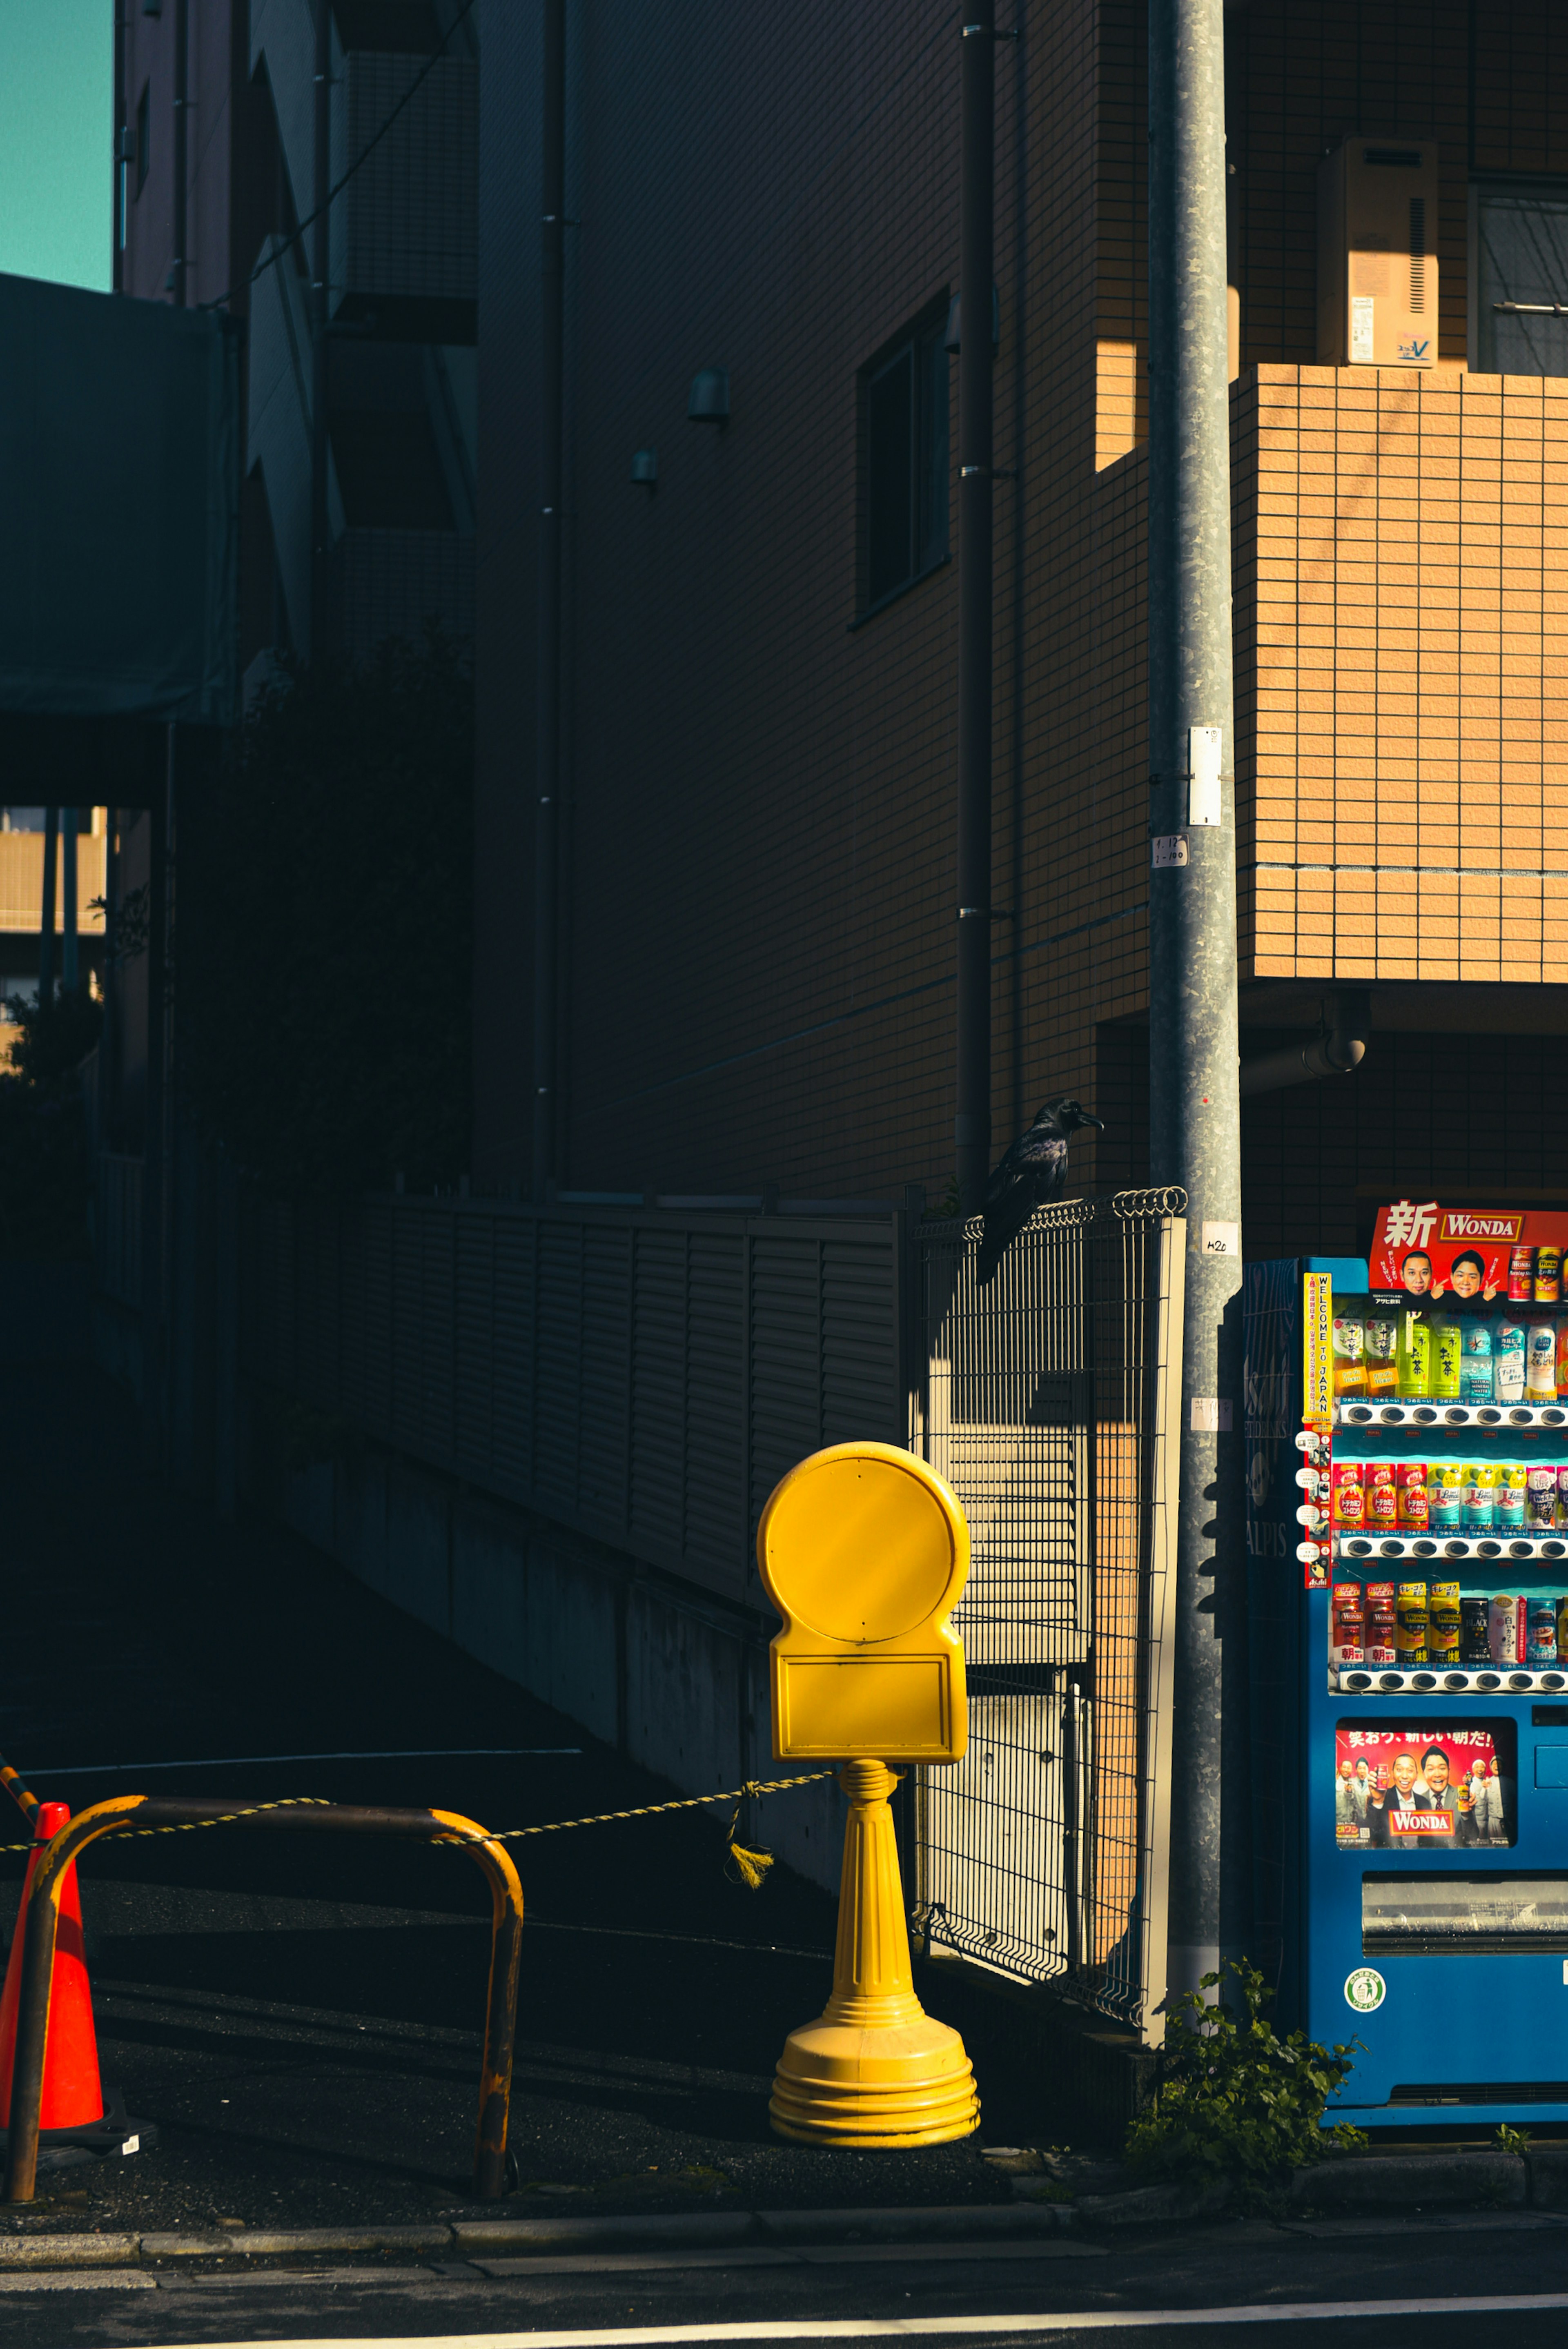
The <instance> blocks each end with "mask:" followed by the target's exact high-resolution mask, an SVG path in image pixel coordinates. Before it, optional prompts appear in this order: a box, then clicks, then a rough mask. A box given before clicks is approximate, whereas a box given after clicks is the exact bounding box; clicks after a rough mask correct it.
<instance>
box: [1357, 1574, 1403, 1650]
mask: <svg viewBox="0 0 1568 2349" xmlns="http://www.w3.org/2000/svg"><path fill="white" fill-rule="evenodd" d="M1362 1613H1363V1618H1364V1621H1365V1635H1366V1661H1367V1662H1368V1664H1369V1665H1371V1666H1372V1667H1373V1669H1374V1670H1375V1671H1390V1670H1391V1669H1392V1667H1393V1664H1394V1660H1395V1648H1394V1626H1395V1593H1394V1585H1393V1584H1392V1583H1391V1582H1369V1583H1368V1584H1367V1586H1366V1600H1365V1602H1364V1605H1363V1609H1362Z"/></svg>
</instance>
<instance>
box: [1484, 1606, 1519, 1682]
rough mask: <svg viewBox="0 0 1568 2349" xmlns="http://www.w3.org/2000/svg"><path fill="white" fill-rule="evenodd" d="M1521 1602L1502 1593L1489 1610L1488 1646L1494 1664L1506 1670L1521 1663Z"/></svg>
mask: <svg viewBox="0 0 1568 2349" xmlns="http://www.w3.org/2000/svg"><path fill="white" fill-rule="evenodd" d="M1520 1606H1521V1601H1520V1600H1519V1599H1513V1598H1511V1597H1510V1596H1509V1594H1508V1593H1507V1592H1506V1591H1500V1592H1499V1593H1498V1595H1497V1597H1496V1598H1495V1599H1491V1600H1490V1602H1489V1604H1488V1608H1487V1645H1488V1647H1489V1648H1490V1652H1491V1660H1492V1662H1493V1663H1494V1664H1501V1665H1502V1666H1504V1667H1505V1668H1509V1667H1516V1666H1517V1665H1518V1662H1519V1610H1520Z"/></svg>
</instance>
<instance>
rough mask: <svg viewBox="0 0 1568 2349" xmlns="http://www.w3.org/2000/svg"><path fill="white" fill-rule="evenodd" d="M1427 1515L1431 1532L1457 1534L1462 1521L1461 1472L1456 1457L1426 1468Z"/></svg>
mask: <svg viewBox="0 0 1568 2349" xmlns="http://www.w3.org/2000/svg"><path fill="white" fill-rule="evenodd" d="M1427 1516H1428V1524H1429V1525H1430V1527H1431V1530H1432V1532H1433V1533H1435V1534H1457V1533H1459V1531H1460V1530H1461V1528H1462V1527H1463V1525H1464V1521H1465V1472H1464V1470H1463V1469H1462V1468H1461V1467H1460V1465H1459V1462H1458V1461H1457V1460H1433V1461H1430V1462H1428V1467H1427Z"/></svg>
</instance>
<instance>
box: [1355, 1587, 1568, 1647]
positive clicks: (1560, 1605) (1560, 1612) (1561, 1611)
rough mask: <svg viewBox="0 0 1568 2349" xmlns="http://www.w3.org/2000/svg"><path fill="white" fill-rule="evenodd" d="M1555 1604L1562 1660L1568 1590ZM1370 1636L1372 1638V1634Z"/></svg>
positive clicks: (1566, 1640)
mask: <svg viewBox="0 0 1568 2349" xmlns="http://www.w3.org/2000/svg"><path fill="white" fill-rule="evenodd" d="M1555 1604H1556V1608H1557V1653H1558V1656H1559V1658H1562V1657H1563V1656H1568V1590H1564V1591H1560V1592H1559V1593H1558V1595H1557V1599H1556V1602H1555ZM1368 1636H1370V1634H1369V1635H1368Z"/></svg>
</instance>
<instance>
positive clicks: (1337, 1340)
mask: <svg viewBox="0 0 1568 2349" xmlns="http://www.w3.org/2000/svg"><path fill="white" fill-rule="evenodd" d="M1334 1393H1335V1394H1336V1395H1350V1396H1352V1397H1355V1396H1356V1395H1364V1394H1365V1393H1366V1322H1365V1320H1364V1319H1363V1318H1362V1316H1361V1315H1360V1314H1359V1313H1355V1312H1352V1311H1351V1310H1350V1309H1349V1308H1348V1307H1345V1306H1343V1305H1342V1306H1338V1307H1336V1308H1335V1310H1334Z"/></svg>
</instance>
